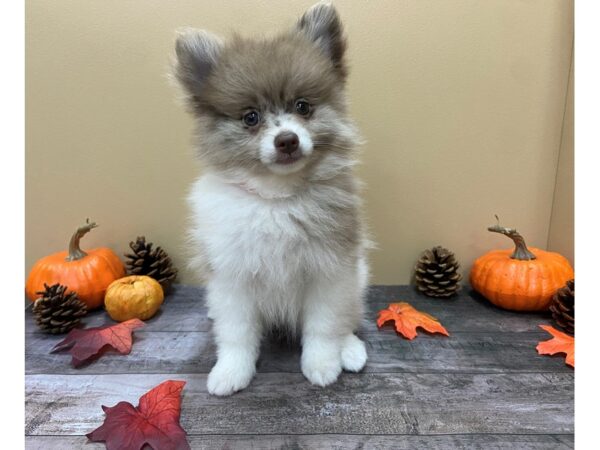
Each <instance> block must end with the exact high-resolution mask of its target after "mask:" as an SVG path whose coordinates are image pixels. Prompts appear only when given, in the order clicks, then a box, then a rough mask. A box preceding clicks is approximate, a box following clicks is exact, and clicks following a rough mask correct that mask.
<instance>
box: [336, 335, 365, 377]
mask: <svg viewBox="0 0 600 450" xmlns="http://www.w3.org/2000/svg"><path fill="white" fill-rule="evenodd" d="M366 362H367V350H366V348H365V343H364V342H363V341H361V340H360V339H359V338H358V337H356V336H355V335H353V334H349V335H348V336H346V338H345V339H344V344H343V347H342V367H343V368H344V369H345V370H348V371H350V372H360V371H361V370H362V368H363V367H364V366H365V363H366Z"/></svg>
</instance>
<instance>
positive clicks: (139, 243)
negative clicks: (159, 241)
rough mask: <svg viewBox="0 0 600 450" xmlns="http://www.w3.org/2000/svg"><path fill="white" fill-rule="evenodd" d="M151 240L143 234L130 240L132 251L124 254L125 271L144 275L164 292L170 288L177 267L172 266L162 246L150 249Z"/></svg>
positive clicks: (175, 276) (175, 275)
mask: <svg viewBox="0 0 600 450" xmlns="http://www.w3.org/2000/svg"><path fill="white" fill-rule="evenodd" d="M152 245H153V244H152V242H146V238H145V237H144V236H140V237H138V238H137V239H136V240H135V242H133V241H132V242H130V243H129V247H130V248H131V250H133V253H127V254H125V258H127V272H128V273H129V274H130V275H146V276H149V277H151V278H154V279H155V280H156V281H158V282H159V283H160V285H161V286H162V288H163V291H164V293H165V294H167V293H168V292H169V291H170V290H171V285H172V284H173V282H174V281H175V279H176V278H177V269H176V268H175V267H173V263H172V262H171V258H169V255H167V252H165V251H164V250H163V249H162V248H160V247H156V248H155V249H154V250H153V249H152Z"/></svg>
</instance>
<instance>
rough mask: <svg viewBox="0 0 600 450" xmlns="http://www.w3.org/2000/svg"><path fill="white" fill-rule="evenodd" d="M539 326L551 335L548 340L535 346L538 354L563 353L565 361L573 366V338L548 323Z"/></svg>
mask: <svg viewBox="0 0 600 450" xmlns="http://www.w3.org/2000/svg"><path fill="white" fill-rule="evenodd" d="M540 328H541V329H543V330H546V331H547V332H548V333H550V334H551V335H552V336H554V337H553V338H552V339H550V340H549V341H542V342H540V343H539V344H538V345H537V347H536V348H535V349H536V350H537V352H538V353H539V354H540V355H554V354H555V353H565V354H566V355H567V356H566V357H565V363H567V364H568V365H569V366H571V367H575V338H574V337H573V336H569V335H568V334H565V333H563V332H561V331H558V330H557V329H556V328H554V327H551V326H550V325H540Z"/></svg>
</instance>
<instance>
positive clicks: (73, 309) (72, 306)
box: [33, 283, 88, 334]
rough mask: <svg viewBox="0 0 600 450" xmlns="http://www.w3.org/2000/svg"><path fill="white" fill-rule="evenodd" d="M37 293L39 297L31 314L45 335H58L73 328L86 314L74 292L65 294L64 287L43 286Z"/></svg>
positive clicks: (55, 285) (54, 285) (83, 305)
mask: <svg viewBox="0 0 600 450" xmlns="http://www.w3.org/2000/svg"><path fill="white" fill-rule="evenodd" d="M44 288H45V289H44V290H43V291H40V292H37V294H40V295H41V297H40V298H38V299H37V300H36V301H35V303H34V304H33V314H34V316H35V320H36V322H37V324H38V326H39V327H40V329H41V330H42V331H44V332H46V333H51V334H59V333H66V332H67V331H69V330H71V329H73V328H75V327H76V326H77V325H78V324H79V321H80V319H81V317H83V316H85V315H86V314H87V312H88V310H87V307H86V306H85V304H84V303H83V302H81V301H80V300H79V297H77V294H76V293H75V292H69V293H66V294H65V291H66V290H67V287H66V286H63V285H61V284H58V283H57V284H53V285H52V286H48V285H47V284H44Z"/></svg>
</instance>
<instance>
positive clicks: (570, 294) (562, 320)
mask: <svg viewBox="0 0 600 450" xmlns="http://www.w3.org/2000/svg"><path fill="white" fill-rule="evenodd" d="M550 311H551V312H552V318H553V319H554V322H555V323H556V325H558V326H559V327H560V328H562V329H563V330H565V331H566V332H567V333H570V334H575V279H573V280H569V281H567V284H566V285H565V286H563V287H561V288H560V289H558V290H557V291H556V292H555V293H554V295H553V296H552V301H551V302H550Z"/></svg>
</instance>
